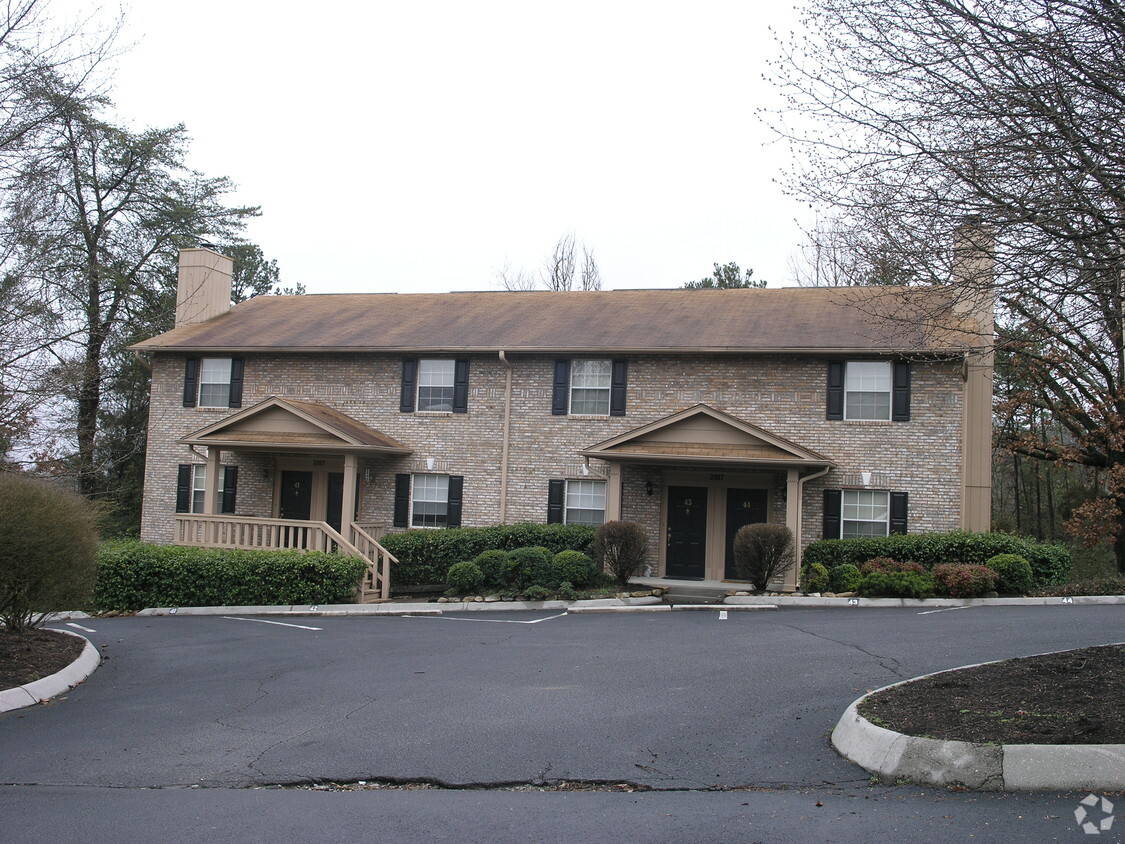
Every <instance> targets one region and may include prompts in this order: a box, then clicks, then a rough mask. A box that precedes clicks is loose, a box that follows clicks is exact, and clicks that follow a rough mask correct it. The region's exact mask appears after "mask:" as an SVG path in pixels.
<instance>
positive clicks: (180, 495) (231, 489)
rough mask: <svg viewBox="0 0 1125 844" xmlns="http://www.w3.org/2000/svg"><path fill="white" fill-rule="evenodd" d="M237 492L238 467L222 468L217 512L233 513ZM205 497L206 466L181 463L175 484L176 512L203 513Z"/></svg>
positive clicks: (203, 464)
mask: <svg viewBox="0 0 1125 844" xmlns="http://www.w3.org/2000/svg"><path fill="white" fill-rule="evenodd" d="M237 492H238V467H237V466H223V467H222V472H220V473H219V495H218V502H219V512H220V513H233V512H234V507H235V498H236V495H237ZM206 495H207V465H206V464H205V463H181V464H180V472H179V480H178V482H177V484H176V512H177V513H203V512H205V510H204V503H203V502H204V499H205V497H206Z"/></svg>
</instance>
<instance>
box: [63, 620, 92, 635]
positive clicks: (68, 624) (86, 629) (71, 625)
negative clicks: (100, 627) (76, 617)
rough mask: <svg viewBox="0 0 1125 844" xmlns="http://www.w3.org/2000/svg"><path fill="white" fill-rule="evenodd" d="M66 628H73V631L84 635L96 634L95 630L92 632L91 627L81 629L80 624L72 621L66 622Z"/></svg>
mask: <svg viewBox="0 0 1125 844" xmlns="http://www.w3.org/2000/svg"><path fill="white" fill-rule="evenodd" d="M66 626H67V627H73V628H74V629H75V630H81V631H82V632H84V633H97V632H98V631H97V630H94V629H93V628H92V627H83V626H82V625H81V624H75V623H74V622H73V621H68V622H67V623H66Z"/></svg>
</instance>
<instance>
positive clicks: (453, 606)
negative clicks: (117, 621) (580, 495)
mask: <svg viewBox="0 0 1125 844" xmlns="http://www.w3.org/2000/svg"><path fill="white" fill-rule="evenodd" d="M651 606H665V607H666V606H668V605H667V604H662V603H661V601H660V598H658V597H656V596H655V595H651V596H648V597H645V598H595V599H591V600H587V601H457V602H452V601H451V602H448V603H445V604H438V603H430V602H428V601H427V602H426V603H410V604H406V603H401V604H394V603H386V604H326V605H324V606H320V605H317V604H313V605H311V606H309V605H301V606H272V607H269V606H267V607H150V608H148V609H143V610H141V611H139V612H138V613H137V615H140V616H163V615H280V616H285V615H304V616H308V615H314V616H335V617H349V616H380V615H441V614H442V613H447V612H514V611H519V610H563V611H568V612H591V611H594V610H597V611H599V612H614V611H617V612H621V611H629V610H631V609H636V608H638V607H651ZM719 606H720V605H718V604H715V605H713V607H712V608H716V607H719Z"/></svg>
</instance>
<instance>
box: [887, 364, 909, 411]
mask: <svg viewBox="0 0 1125 844" xmlns="http://www.w3.org/2000/svg"><path fill="white" fill-rule="evenodd" d="M893 384H894V388H893V390H892V392H891V419H892V420H893V421H894V422H909V421H910V361H908V360H896V361H895V362H894V381H893Z"/></svg>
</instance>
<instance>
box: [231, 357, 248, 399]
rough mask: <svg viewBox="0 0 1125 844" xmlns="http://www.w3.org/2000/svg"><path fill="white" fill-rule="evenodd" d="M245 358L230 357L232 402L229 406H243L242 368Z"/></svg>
mask: <svg viewBox="0 0 1125 844" xmlns="http://www.w3.org/2000/svg"><path fill="white" fill-rule="evenodd" d="M244 364H245V360H244V359H243V358H231V359H230V404H229V405H228V406H229V407H242V369H243V366H244Z"/></svg>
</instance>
